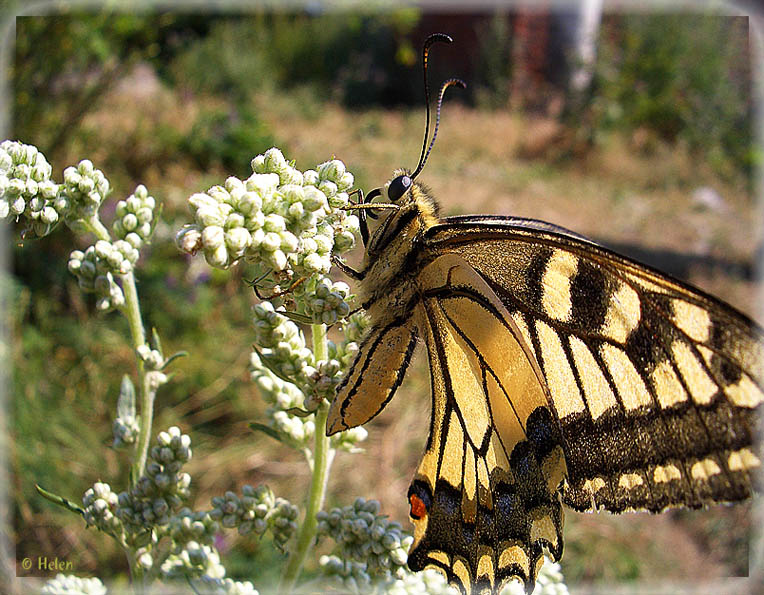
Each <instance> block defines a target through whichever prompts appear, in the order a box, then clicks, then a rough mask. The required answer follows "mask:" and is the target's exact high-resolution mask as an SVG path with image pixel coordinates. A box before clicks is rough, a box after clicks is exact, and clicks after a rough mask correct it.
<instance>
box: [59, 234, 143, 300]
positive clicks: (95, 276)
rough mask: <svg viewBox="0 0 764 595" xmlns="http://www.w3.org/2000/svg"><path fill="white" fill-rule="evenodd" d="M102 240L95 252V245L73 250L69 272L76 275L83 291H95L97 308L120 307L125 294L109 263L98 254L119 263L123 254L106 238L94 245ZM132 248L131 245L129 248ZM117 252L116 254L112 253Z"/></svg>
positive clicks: (122, 258)
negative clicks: (85, 248)
mask: <svg viewBox="0 0 764 595" xmlns="http://www.w3.org/2000/svg"><path fill="white" fill-rule="evenodd" d="M101 242H103V244H102V246H101V249H100V250H99V251H98V252H96V246H95V245H94V246H90V247H89V248H88V249H87V250H85V252H82V251H80V250H74V251H73V252H72V253H71V254H70V255H69V263H68V265H67V266H68V268H69V272H70V273H72V274H73V275H74V276H75V277H77V282H78V283H79V286H80V288H81V289H82V290H83V291H86V292H88V293H95V294H96V297H97V298H98V301H97V302H96V307H97V308H98V309H99V310H103V311H106V310H110V309H112V308H121V307H122V306H124V305H125V294H124V293H123V292H122V288H121V287H120V286H119V285H118V284H117V282H116V281H115V280H114V275H113V274H112V267H111V265H110V264H109V263H108V262H107V261H106V260H104V259H102V258H99V256H98V254H99V253H100V254H108V255H110V256H112V259H113V261H114V262H116V261H117V260H119V264H120V265H121V264H122V262H123V260H124V254H122V253H121V252H119V251H118V250H114V246H113V245H112V244H111V243H110V242H107V241H106V240H99V241H98V242H96V245H98V244H101ZM130 249H131V250H132V247H131V248H130ZM114 252H117V254H114ZM128 263H129V261H128Z"/></svg>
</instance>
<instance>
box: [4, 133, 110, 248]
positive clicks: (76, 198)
mask: <svg viewBox="0 0 764 595" xmlns="http://www.w3.org/2000/svg"><path fill="white" fill-rule="evenodd" d="M50 176H51V166H50V164H49V163H48V162H47V160H46V159H45V156H44V155H43V154H42V153H41V152H40V151H39V150H38V149H37V147H34V146H32V145H25V144H23V143H20V142H16V141H10V140H6V141H3V142H2V143H0V218H2V219H5V218H15V219H18V218H19V217H23V218H24V219H25V223H26V230H25V232H24V233H26V232H27V231H31V232H33V233H34V234H35V235H37V236H44V235H47V234H48V233H50V232H51V230H53V228H54V227H55V226H56V224H57V223H58V222H59V221H61V220H62V219H63V220H65V221H66V223H67V224H68V225H69V226H70V227H72V228H73V229H75V230H79V229H83V223H84V222H85V221H89V220H90V219H92V218H93V217H94V216H96V215H97V212H98V208H99V207H100V206H101V203H102V202H103V199H104V198H105V197H106V195H107V194H108V193H109V190H110V188H109V181H108V180H107V179H106V177H105V176H104V175H103V172H102V171H101V170H99V169H96V168H95V167H94V166H93V163H92V162H91V161H89V160H87V159H85V160H83V161H80V162H79V163H78V164H77V166H76V167H67V168H66V169H65V170H64V182H63V183H62V184H56V183H55V182H53V181H52V180H51V179H50Z"/></svg>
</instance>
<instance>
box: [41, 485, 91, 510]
mask: <svg viewBox="0 0 764 595" xmlns="http://www.w3.org/2000/svg"><path fill="white" fill-rule="evenodd" d="M34 487H35V489H36V490H37V492H38V493H39V494H40V496H42V497H43V498H45V499H46V500H49V501H51V502H53V504H57V505H58V506H61V507H62V508H66V509H67V510H69V511H71V512H76V513H77V514H80V515H83V514H85V510H84V509H82V508H80V507H79V506H77V505H76V504H72V503H71V502H69V500H67V499H66V498H64V497H63V496H59V495H57V494H53V493H52V492H49V491H47V490H44V489H43V488H41V487H40V486H39V485H37V484H34Z"/></svg>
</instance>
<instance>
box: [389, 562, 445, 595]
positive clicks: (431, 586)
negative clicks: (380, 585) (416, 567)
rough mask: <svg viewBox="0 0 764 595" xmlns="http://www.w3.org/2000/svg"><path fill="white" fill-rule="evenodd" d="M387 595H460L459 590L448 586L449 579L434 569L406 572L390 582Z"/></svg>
mask: <svg viewBox="0 0 764 595" xmlns="http://www.w3.org/2000/svg"><path fill="white" fill-rule="evenodd" d="M384 592H385V594H386V595H459V590H458V589H456V588H455V587H452V586H451V585H449V584H448V579H446V577H445V576H444V575H443V574H442V573H440V572H438V571H437V570H434V569H432V568H427V569H425V570H422V571H421V572H411V571H410V570H406V571H403V572H400V573H399V574H398V577H396V578H393V579H392V580H390V581H388V583H387V584H386V585H385V587H384Z"/></svg>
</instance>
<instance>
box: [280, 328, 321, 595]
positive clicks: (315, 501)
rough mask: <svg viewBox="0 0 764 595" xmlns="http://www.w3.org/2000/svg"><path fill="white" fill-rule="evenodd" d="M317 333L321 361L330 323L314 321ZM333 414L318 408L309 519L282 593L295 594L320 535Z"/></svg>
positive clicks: (316, 346)
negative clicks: (328, 421)
mask: <svg viewBox="0 0 764 595" xmlns="http://www.w3.org/2000/svg"><path fill="white" fill-rule="evenodd" d="M311 330H312V334H313V355H314V357H315V360H316V361H317V362H318V361H321V360H326V359H327V358H328V353H329V346H328V344H327V339H326V326H325V325H323V324H314V325H312V326H311ZM328 415H329V404H328V403H326V402H322V403H321V405H319V407H318V409H317V410H316V420H315V422H316V430H315V436H314V439H315V443H314V450H313V475H312V479H311V483H310V494H309V495H308V502H307V506H306V510H305V520H303V523H302V526H301V527H300V533H299V535H298V537H297V547H296V548H295V550H294V551H293V552H292V554H291V555H290V556H289V562H288V563H287V566H286V569H285V570H284V574H283V575H282V577H281V582H280V584H279V593H291V592H292V591H293V590H294V586H295V584H296V583H297V579H298V577H299V576H300V571H301V570H302V566H303V564H304V562H305V558H306V557H307V555H308V552H309V551H310V548H311V546H312V545H313V542H314V540H315V537H316V529H317V527H318V518H317V515H318V513H319V511H320V510H321V508H322V507H323V505H324V496H325V495H326V484H327V480H328V479H329V467H330V466H331V464H332V460H333V459H334V450H333V449H332V448H331V447H330V446H329V437H328V436H327V435H326V431H325V428H326V418H327V417H328Z"/></svg>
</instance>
